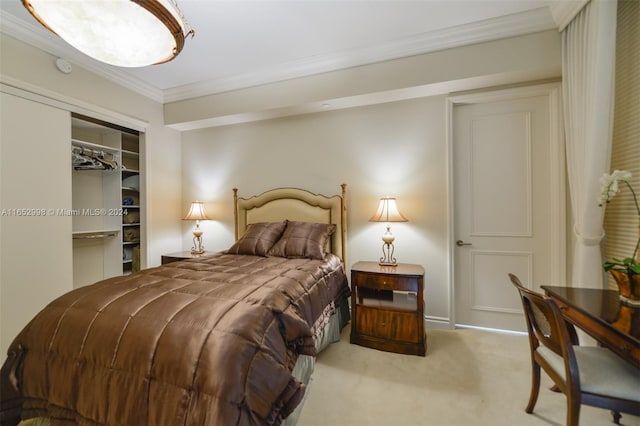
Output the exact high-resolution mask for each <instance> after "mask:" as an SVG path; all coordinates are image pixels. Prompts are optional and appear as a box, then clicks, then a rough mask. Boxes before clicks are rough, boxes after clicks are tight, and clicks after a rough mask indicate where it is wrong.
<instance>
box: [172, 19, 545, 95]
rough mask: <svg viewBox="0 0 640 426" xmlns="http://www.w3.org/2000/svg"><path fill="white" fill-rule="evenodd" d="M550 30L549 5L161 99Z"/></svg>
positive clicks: (196, 86) (189, 88)
mask: <svg viewBox="0 0 640 426" xmlns="http://www.w3.org/2000/svg"><path fill="white" fill-rule="evenodd" d="M550 29H556V25H555V22H554V20H553V18H552V16H551V12H550V11H549V8H548V7H542V8H538V9H532V10H529V11H525V12H520V13H516V14H512V15H507V16H502V17H499V18H493V19H487V20H485V21H479V22H474V23H471V24H465V25H460V26H457V27H451V28H445V29H442V30H437V31H430V32H426V33H422V34H419V35H416V36H412V37H407V38H403V39H400V40H397V41H395V42H392V43H387V44H384V45H378V46H372V47H368V48H363V49H351V50H344V51H341V52H334V53H331V54H329V55H323V56H314V57H312V58H306V59H303V60H299V61H293V62H289V63H286V64H280V65H278V66H277V67H273V68H270V69H265V68H263V69H259V70H254V71H253V72H250V73H245V74H240V75H235V76H233V77H228V78H220V79H216V80H209V81H203V82H198V83H194V84H189V85H184V86H179V87H174V88H171V89H168V90H165V92H164V99H165V102H176V101H181V100H185V99H190V98H194V97H198V96H206V95H213V94H216V93H222V92H228V91H232V90H237V89H242V88H247V87H253V86H259V85H262V84H267V83H274V82H277V81H283V80H288V79H292V78H299V77H305V76H310V75H314V74H321V73H325V72H330V71H336V70H340V69H345V68H351V67H356V66H361V65H366V64H372V63H376V62H383V61H388V60H393V59H398V58H403V57H407V56H414V55H420V54H425V53H429V52H435V51H438V50H444V49H450V48H453V47H460V46H465V45H470V44H475V43H482V42H487V41H492V40H497V39H500V38H507V37H515V36H520V35H525V34H530V33H535V32H539V31H547V30H550Z"/></svg>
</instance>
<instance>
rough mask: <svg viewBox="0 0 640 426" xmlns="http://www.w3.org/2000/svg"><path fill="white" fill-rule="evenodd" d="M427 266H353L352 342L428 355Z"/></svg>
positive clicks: (372, 264)
mask: <svg viewBox="0 0 640 426" xmlns="http://www.w3.org/2000/svg"><path fill="white" fill-rule="evenodd" d="M423 291H424V268H423V267H422V266H420V265H413V264H408V263H399V264H398V265H397V266H392V267H391V266H380V265H378V263H377V262H357V263H356V264H354V265H353V266H352V267H351V343H355V344H358V345H362V346H367V347H370V348H375V349H380V350H383V351H389V352H397V353H402V354H411V355H420V356H424V355H425V353H426V343H427V342H426V335H425V330H424V298H423V294H424V293H423Z"/></svg>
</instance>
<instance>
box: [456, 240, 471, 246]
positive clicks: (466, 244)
mask: <svg viewBox="0 0 640 426" xmlns="http://www.w3.org/2000/svg"><path fill="white" fill-rule="evenodd" d="M456 245H457V246H458V247H462V246H470V245H471V243H465V242H464V241H462V240H458V241H456Z"/></svg>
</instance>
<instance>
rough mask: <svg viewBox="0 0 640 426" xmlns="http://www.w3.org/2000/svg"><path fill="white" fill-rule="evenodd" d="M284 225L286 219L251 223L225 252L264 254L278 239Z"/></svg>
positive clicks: (285, 224)
mask: <svg viewBox="0 0 640 426" xmlns="http://www.w3.org/2000/svg"><path fill="white" fill-rule="evenodd" d="M286 226H287V221H286V220H285V221H283V222H258V223H251V224H249V225H248V226H247V230H246V231H245V233H244V235H243V236H242V237H240V239H238V241H236V242H235V244H234V245H232V246H231V248H229V250H227V253H229V254H249V255H252V256H266V255H267V252H268V251H269V249H270V248H271V247H273V245H274V244H275V243H276V241H278V239H280V236H281V235H282V232H283V231H284V228H285V227H286Z"/></svg>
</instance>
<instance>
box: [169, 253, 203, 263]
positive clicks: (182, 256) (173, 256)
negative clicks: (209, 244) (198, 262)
mask: <svg viewBox="0 0 640 426" xmlns="http://www.w3.org/2000/svg"><path fill="white" fill-rule="evenodd" d="M204 254H205V253H202V254H192V253H191V252H190V251H180V252H177V253H170V254H163V255H162V256H161V257H160V264H162V265H166V264H167V263H171V262H179V261H181V260H187V259H195V258H198V257H202V256H204Z"/></svg>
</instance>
